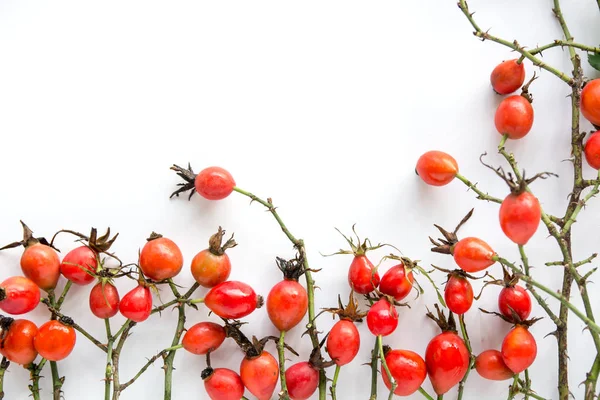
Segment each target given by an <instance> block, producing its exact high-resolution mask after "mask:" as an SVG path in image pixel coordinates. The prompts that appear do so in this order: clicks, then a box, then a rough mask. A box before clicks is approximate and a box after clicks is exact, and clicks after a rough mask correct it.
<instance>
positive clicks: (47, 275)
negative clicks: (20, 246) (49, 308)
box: [21, 243, 60, 291]
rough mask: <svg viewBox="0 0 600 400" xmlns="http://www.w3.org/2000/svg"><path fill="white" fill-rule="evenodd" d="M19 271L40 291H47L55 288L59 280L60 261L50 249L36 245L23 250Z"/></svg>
mask: <svg viewBox="0 0 600 400" xmlns="http://www.w3.org/2000/svg"><path fill="white" fill-rule="evenodd" d="M21 270H22V271H23V274H24V275H25V276H26V277H27V278H29V279H31V280H32V281H33V282H34V283H35V284H36V285H38V286H39V287H40V289H43V290H46V291H48V290H50V289H54V288H55V287H56V284H57V283H58V279H59V278H60V259H59V258H58V254H57V253H56V250H54V249H53V248H52V247H50V246H46V245H45V244H41V243H36V244H33V245H31V246H27V247H26V248H25V251H24V252H23V255H22V256H21Z"/></svg>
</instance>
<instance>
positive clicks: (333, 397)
mask: <svg viewBox="0 0 600 400" xmlns="http://www.w3.org/2000/svg"><path fill="white" fill-rule="evenodd" d="M341 369H342V367H340V366H339V365H336V366H335V373H334V374H333V382H332V383H331V388H330V390H331V400H337V394H336V388H337V381H338V377H339V376H340V370H341ZM0 399H1V397H0Z"/></svg>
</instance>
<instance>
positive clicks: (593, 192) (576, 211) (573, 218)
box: [561, 172, 600, 235]
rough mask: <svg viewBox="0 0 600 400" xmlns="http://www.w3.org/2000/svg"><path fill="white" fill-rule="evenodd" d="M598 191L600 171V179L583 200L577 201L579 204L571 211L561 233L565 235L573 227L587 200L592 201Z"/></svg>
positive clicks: (599, 189)
mask: <svg viewBox="0 0 600 400" xmlns="http://www.w3.org/2000/svg"><path fill="white" fill-rule="evenodd" d="M598 193H600V172H598V180H596V183H595V184H594V185H593V186H592V190H591V191H590V192H589V193H588V194H587V195H586V196H585V197H584V198H583V200H581V201H579V202H577V206H576V207H575V209H574V210H573V212H572V213H571V216H570V217H569V219H567V221H566V222H565V226H564V227H563V229H562V232H561V234H563V235H564V234H565V233H566V232H568V231H569V230H570V229H571V226H572V225H573V224H574V223H575V222H576V220H577V216H578V215H579V213H580V212H581V210H583V208H584V207H585V205H586V204H587V202H588V201H590V200H591V198H592V197H594V196H596V195H597V194H598Z"/></svg>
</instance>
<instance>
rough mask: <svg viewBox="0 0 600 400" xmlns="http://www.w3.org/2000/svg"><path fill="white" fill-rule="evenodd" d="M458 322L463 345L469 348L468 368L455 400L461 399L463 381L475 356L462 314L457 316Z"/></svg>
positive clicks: (466, 377) (473, 363)
mask: <svg viewBox="0 0 600 400" xmlns="http://www.w3.org/2000/svg"><path fill="white" fill-rule="evenodd" d="M458 322H459V324H460V331H461V332H462V336H463V341H464V342H465V346H467V350H469V368H468V369H467V372H466V373H465V376H463V378H462V379H461V381H460V383H459V384H458V397H457V400H462V397H463V393H464V390H465V383H466V382H467V379H468V378H469V373H470V372H471V369H472V368H473V366H474V365H475V356H474V355H473V350H472V348H471V340H470V339H469V333H468V332H467V325H466V324H465V316H464V314H460V315H459V316H458Z"/></svg>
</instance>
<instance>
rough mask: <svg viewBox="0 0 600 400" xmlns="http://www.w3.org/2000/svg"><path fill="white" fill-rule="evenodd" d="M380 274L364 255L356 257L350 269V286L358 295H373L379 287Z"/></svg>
mask: <svg viewBox="0 0 600 400" xmlns="http://www.w3.org/2000/svg"><path fill="white" fill-rule="evenodd" d="M379 281H380V278H379V273H378V272H377V270H376V269H375V266H374V265H373V263H372V262H371V261H370V260H369V259H368V258H367V256H365V255H364V254H359V255H356V256H354V259H353V260H352V263H351V264H350V268H349V269H348V284H349V285H350V287H351V288H353V289H354V291H355V292H356V293H358V294H368V293H371V292H372V291H373V290H375V288H377V287H378V286H379Z"/></svg>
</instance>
